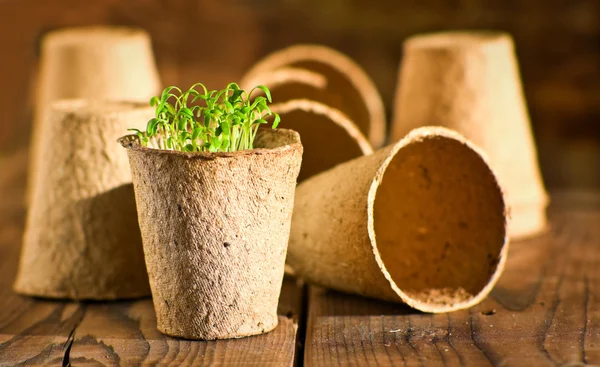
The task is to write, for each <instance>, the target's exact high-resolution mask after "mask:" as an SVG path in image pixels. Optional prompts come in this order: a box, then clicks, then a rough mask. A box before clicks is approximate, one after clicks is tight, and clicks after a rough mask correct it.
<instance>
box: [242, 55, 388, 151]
mask: <svg viewBox="0 0 600 367" xmlns="http://www.w3.org/2000/svg"><path fill="white" fill-rule="evenodd" d="M298 70H303V71H304V74H305V75H298ZM306 72H312V74H313V75H312V76H311V75H306ZM321 77H324V78H325V80H326V85H325V86H324V88H323V86H322V81H321V80H320V78H321ZM273 81H276V82H275V83H272V82H273ZM241 84H242V85H243V86H245V87H246V88H248V87H253V86H255V85H257V84H267V86H269V85H271V86H273V87H274V90H273V93H272V95H273V99H274V100H273V102H275V103H280V102H287V101H289V100H292V99H310V100H315V101H317V102H320V103H323V104H326V105H328V106H330V107H332V108H334V109H337V110H340V111H341V112H342V113H343V114H345V115H346V116H348V118H350V120H352V121H354V123H356V125H357V126H358V128H359V130H360V131H361V132H362V133H363V134H364V135H365V136H366V137H367V139H368V140H369V142H370V143H371V144H372V145H373V146H375V147H380V146H381V145H382V144H383V143H384V140H385V126H386V118H385V109H384V107H383V101H382V100H381V96H380V95H379V92H378V91H377V88H376V87H375V84H374V83H373V81H372V80H371V78H370V77H369V76H368V75H367V74H366V73H365V71H364V70H363V69H362V68H361V67H360V66H359V65H358V64H356V63H355V62H354V61H353V60H352V59H350V58H349V57H348V56H346V55H344V54H342V53H340V52H338V51H336V50H334V49H331V48H329V47H326V46H321V45H294V46H291V47H287V48H284V49H282V50H279V51H276V52H273V53H272V54H270V55H267V56H266V57H265V58H263V59H262V60H260V61H259V62H258V63H257V64H256V65H254V66H253V67H252V69H250V71H248V73H246V75H245V76H244V78H243V79H242V83H241Z"/></svg>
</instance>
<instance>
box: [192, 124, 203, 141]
mask: <svg viewBox="0 0 600 367" xmlns="http://www.w3.org/2000/svg"><path fill="white" fill-rule="evenodd" d="M200 134H202V128H201V127H197V128H195V129H194V131H193V133H192V140H196V139H198V137H199V136H200Z"/></svg>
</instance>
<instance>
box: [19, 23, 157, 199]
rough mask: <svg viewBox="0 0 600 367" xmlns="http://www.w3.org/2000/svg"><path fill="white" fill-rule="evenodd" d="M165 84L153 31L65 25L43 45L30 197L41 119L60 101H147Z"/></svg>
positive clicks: (30, 189)
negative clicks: (86, 99) (152, 42)
mask: <svg viewBox="0 0 600 367" xmlns="http://www.w3.org/2000/svg"><path fill="white" fill-rule="evenodd" d="M160 87H161V83H160V79H159V75H158V71H157V68H156V64H155V62H154V55H153V53H152V45H151V41H150V37H149V36H148V34H147V33H146V32H145V31H143V30H141V29H135V28H126V27H107V26H94V27H78V28H65V29H61V30H57V31H53V32H50V33H48V34H47V35H46V36H45V37H44V38H43V39H42V43H41V55H40V63H39V72H38V79H37V91H36V93H37V94H36V102H35V103H36V106H35V116H34V123H33V136H32V144H31V149H32V154H31V157H32V158H31V162H30V169H29V177H30V182H29V183H28V185H29V188H28V192H29V194H28V196H31V195H32V192H33V190H35V188H34V187H33V185H35V181H36V179H35V177H36V172H37V170H38V164H39V162H37V161H36V157H37V156H38V154H37V153H36V151H37V150H38V149H39V146H40V143H41V142H40V139H41V136H40V135H41V123H42V121H43V120H44V119H45V112H46V111H47V105H48V104H49V103H51V102H52V101H56V100H59V99H72V98H94V99H102V100H115V101H121V100H127V101H140V102H146V103H147V102H148V100H149V99H150V98H151V97H152V96H154V95H156V94H158V93H159V89H160Z"/></svg>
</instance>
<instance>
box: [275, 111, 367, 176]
mask: <svg viewBox="0 0 600 367" xmlns="http://www.w3.org/2000/svg"><path fill="white" fill-rule="evenodd" d="M271 111H273V112H276V113H278V114H279V115H280V116H281V124H280V126H281V127H284V128H287V129H292V130H294V131H297V132H298V133H299V134H300V136H301V137H302V146H303V147H304V153H303V155H302V169H301V170H300V175H299V176H298V182H302V181H303V180H305V179H307V178H309V177H311V176H314V175H316V174H317V173H320V172H323V171H326V170H328V169H330V168H332V167H334V166H336V165H338V164H340V163H344V162H346V161H349V160H351V159H354V158H356V157H360V156H363V155H366V154H371V153H373V148H372V147H371V144H369V142H368V140H367V139H366V138H365V136H364V135H363V134H362V133H361V132H360V131H359V130H358V128H357V127H356V125H354V123H353V122H352V121H350V120H349V119H348V118H347V117H346V116H345V115H344V114H342V113H341V112H340V111H338V110H336V109H334V108H332V107H329V106H326V105H324V104H322V103H319V102H315V101H309V100H306V99H295V100H291V101H288V102H283V103H275V104H273V105H271Z"/></svg>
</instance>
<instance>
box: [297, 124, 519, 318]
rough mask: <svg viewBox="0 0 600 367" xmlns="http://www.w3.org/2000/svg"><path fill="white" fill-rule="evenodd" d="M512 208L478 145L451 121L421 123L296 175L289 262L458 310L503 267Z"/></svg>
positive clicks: (325, 277)
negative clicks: (300, 178)
mask: <svg viewBox="0 0 600 367" xmlns="http://www.w3.org/2000/svg"><path fill="white" fill-rule="evenodd" d="M505 212H506V209H505V205H504V201H503V197H502V192H501V190H500V188H499V186H498V183H497V181H496V178H495V176H494V174H493V172H492V171H491V169H490V167H489V166H488V165H487V163H486V161H485V159H484V158H483V157H482V156H481V155H480V153H479V152H478V151H477V148H475V147H474V146H473V145H472V144H471V143H469V142H468V141H466V140H465V139H464V138H463V137H462V136H460V135H458V134H456V133H454V132H452V131H450V130H447V129H443V128H439V127H437V128H435V127H427V128H421V129H416V130H414V131H413V132H411V133H410V134H409V135H408V136H407V137H405V138H404V139H402V140H401V141H400V142H398V143H396V144H394V145H392V146H388V147H386V148H383V149H381V150H378V151H377V152H375V153H373V154H372V155H369V156H364V157H360V158H356V159H354V160H352V161H350V162H347V163H344V164H341V165H339V166H337V167H335V168H333V169H331V170H329V171H326V172H323V173H321V174H319V175H317V176H314V177H312V178H310V179H308V180H306V181H304V182H303V183H301V184H300V185H298V188H297V190H296V203H295V206H294V216H293V221H292V230H291V235H290V245H289V252H288V262H289V264H290V265H291V266H292V268H293V269H294V270H295V271H296V273H297V274H298V275H300V276H302V277H305V278H306V279H307V280H309V281H312V282H314V283H317V284H320V285H323V286H326V287H330V288H334V289H337V290H341V291H345V292H350V293H356V294H360V295H364V296H368V297H374V298H381V299H385V300H390V301H397V302H405V303H407V304H408V305H410V306H412V307H414V308H417V309H419V310H421V311H425V312H446V311H453V310H458V309H461V308H466V307H470V306H472V305H474V304H476V303H477V302H479V301H480V300H481V299H483V298H484V297H485V296H486V295H487V294H488V293H489V292H490V290H491V288H492V287H493V285H494V284H495V282H496V280H497V278H498V276H499V275H500V273H501V271H502V269H503V266H504V261H505V259H506V253H507V248H508V246H507V242H506V216H505Z"/></svg>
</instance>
